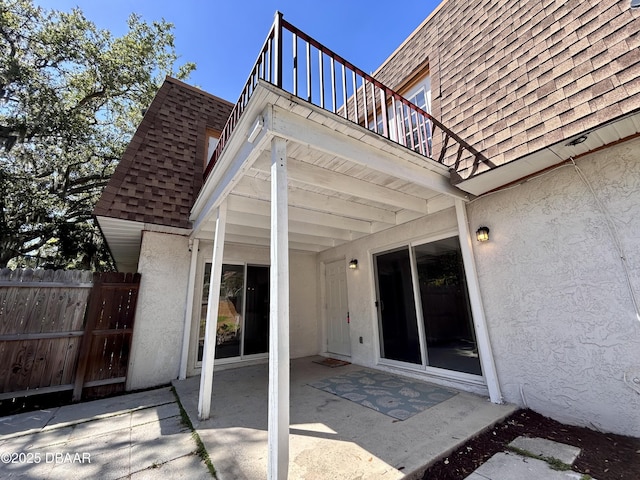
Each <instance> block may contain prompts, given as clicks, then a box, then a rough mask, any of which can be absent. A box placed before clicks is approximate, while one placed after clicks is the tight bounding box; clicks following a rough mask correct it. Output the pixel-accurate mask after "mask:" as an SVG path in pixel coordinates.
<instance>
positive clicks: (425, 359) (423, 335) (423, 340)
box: [407, 245, 429, 367]
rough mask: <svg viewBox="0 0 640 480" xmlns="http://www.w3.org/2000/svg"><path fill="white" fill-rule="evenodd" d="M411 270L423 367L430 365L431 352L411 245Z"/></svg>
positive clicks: (414, 253)
mask: <svg viewBox="0 0 640 480" xmlns="http://www.w3.org/2000/svg"><path fill="white" fill-rule="evenodd" d="M407 248H408V249H409V270H411V288H412V290H413V304H414V308H415V310H416V322H417V323H418V325H417V327H418V343H419V344H420V363H421V365H422V366H423V367H427V366H428V365H429V350H428V349H427V332H425V328H424V316H423V312H422V299H421V295H420V280H419V278H418V265H417V262H416V252H415V251H414V250H413V247H412V246H411V245H409V246H408V247H407Z"/></svg>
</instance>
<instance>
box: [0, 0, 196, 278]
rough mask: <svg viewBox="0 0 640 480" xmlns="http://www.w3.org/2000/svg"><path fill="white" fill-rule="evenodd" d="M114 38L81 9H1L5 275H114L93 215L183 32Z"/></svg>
mask: <svg viewBox="0 0 640 480" xmlns="http://www.w3.org/2000/svg"><path fill="white" fill-rule="evenodd" d="M128 27H129V29H128V32H127V33H126V34H125V35H123V36H122V37H119V38H114V37H113V36H112V35H111V34H110V33H109V32H108V31H106V30H100V29H98V28H97V27H96V25H95V24H94V23H92V22H91V21H89V20H87V19H86V18H85V17H84V15H83V14H82V12H81V11H80V10H79V9H74V10H72V11H71V12H60V11H55V10H51V11H47V10H44V9H42V8H39V7H36V6H34V5H33V3H32V1H31V0H2V1H1V2H0V192H1V196H0V267H4V266H6V265H7V264H8V263H9V262H11V265H13V266H17V267H26V266H31V267H34V266H49V267H57V268H91V269H96V270H102V269H108V268H111V267H112V265H111V262H110V259H109V256H108V254H107V252H106V248H105V246H104V245H103V244H102V238H101V235H100V234H99V232H98V231H97V227H96V226H95V225H94V223H93V219H92V217H91V212H92V210H93V207H94V205H95V202H96V201H97V199H98V198H99V196H100V193H101V191H102V189H103V187H104V186H105V185H106V183H107V181H108V179H109V176H110V175H111V173H113V170H114V168H115V166H116V164H117V162H118V159H119V158H120V156H121V155H122V153H123V152H124V149H125V148H126V145H127V143H128V141H129V139H130V138H131V135H132V134H133V133H134V132H135V128H136V126H137V125H138V124H139V122H140V120H141V117H142V109H144V108H146V107H147V106H148V105H149V103H150V102H151V100H152V99H153V96H154V95H155V92H156V91H157V89H158V88H159V86H160V84H161V83H162V81H163V79H164V77H165V76H166V75H171V76H174V77H177V78H181V79H184V78H186V77H187V76H188V75H189V73H190V72H191V71H192V70H193V69H194V68H195V66H194V65H193V64H191V63H187V64H185V65H183V66H182V67H180V68H179V69H178V70H177V71H174V70H173V65H174V63H175V62H176V60H177V56H176V53H175V48H174V37H173V33H172V29H173V25H172V24H171V23H168V22H166V21H164V20H162V21H159V22H153V23H151V24H148V23H145V22H143V21H142V20H141V19H140V17H138V16H136V15H134V14H132V15H131V16H130V17H129V20H128Z"/></svg>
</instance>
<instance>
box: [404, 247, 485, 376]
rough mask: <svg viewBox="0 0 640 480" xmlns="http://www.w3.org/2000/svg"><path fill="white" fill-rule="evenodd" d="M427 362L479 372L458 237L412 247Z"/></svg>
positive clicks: (464, 370) (472, 372) (476, 347)
mask: <svg viewBox="0 0 640 480" xmlns="http://www.w3.org/2000/svg"><path fill="white" fill-rule="evenodd" d="M414 253H415V257H416V267H417V273H418V282H419V287H420V301H421V303H422V314H423V322H424V329H425V334H426V340H427V353H428V355H427V358H428V359H429V365H430V366H433V367H439V368H446V369H447V370H455V371H459V372H465V373H471V374H475V375H481V374H482V372H481V369H480V359H479V357H478V346H477V344H476V338H475V331H474V328H473V321H472V317H471V309H470V306H469V298H468V293H467V285H466V281H465V274H464V266H463V263H462V254H461V251H460V242H459V241H458V237H451V238H446V239H443V240H439V241H436V242H432V243H427V244H424V245H418V246H416V247H414Z"/></svg>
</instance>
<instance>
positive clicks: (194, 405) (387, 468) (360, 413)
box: [174, 357, 514, 480]
mask: <svg viewBox="0 0 640 480" xmlns="http://www.w3.org/2000/svg"><path fill="white" fill-rule="evenodd" d="M316 358H320V357H307V358H300V359H296V360H292V362H291V428H290V437H289V438H290V453H289V478H292V479H294V478H295V479H298V478H300V479H302V478H305V479H318V480H320V479H353V478H361V479H374V478H375V479H379V478H385V479H386V478H388V479H399V478H403V477H404V476H405V475H408V476H409V477H411V476H412V475H411V474H412V473H414V474H416V475H419V473H420V472H421V471H422V470H423V469H424V468H425V467H426V466H427V465H428V464H429V463H431V462H432V461H433V460H435V459H436V458H438V457H440V456H442V455H444V454H446V452H448V451H450V450H452V449H454V448H455V447H456V446H457V445H459V444H461V443H464V442H465V441H466V440H467V439H468V438H470V437H472V436H474V435H476V434H477V433H479V432H480V431H481V430H484V429H485V428H487V427H489V426H490V425H493V424H494V423H496V422H498V421H499V420H501V419H502V418H504V417H506V416H507V415H509V414H510V413H511V412H512V411H513V410H514V407H513V406H511V405H495V404H492V403H490V402H489V401H488V399H486V398H483V397H480V396H476V395H472V394H469V393H464V392H459V393H458V394H457V395H455V396H453V397H452V398H450V399H448V400H445V401H444V402H441V403H439V404H437V405H435V406H433V407H431V408H429V409H427V410H425V411H423V412H421V413H418V414H416V415H414V416H412V417H410V418H408V419H406V420H404V421H398V420H396V419H394V418H392V417H389V416H386V415H384V414H382V413H379V412H376V411H374V410H372V409H370V408H366V407H364V406H361V405H359V404H357V403H354V402H351V401H349V400H346V399H343V398H340V397H337V396H335V395H332V394H330V393H327V392H324V391H321V390H318V389H316V388H313V387H311V386H309V385H308V384H309V383H310V382H315V381H319V380H322V379H325V378H329V377H333V376H337V375H343V374H345V373H348V372H352V371H356V370H362V369H364V367H360V366H358V365H347V366H343V367H338V368H328V367H326V366H322V365H318V364H316V363H313V362H312V361H313V360H314V359H316ZM268 376H269V375H268V365H267V364H262V365H253V366H245V367H239V368H234V369H229V370H224V371H218V372H216V373H215V377H214V382H213V398H212V412H211V418H210V419H209V420H206V421H202V422H201V421H199V420H198V414H197V410H198V389H199V382H200V377H199V376H198V377H191V378H188V379H186V380H183V381H175V382H174V385H175V387H176V391H177V393H178V396H179V397H180V401H181V402H182V404H183V406H184V408H185V410H186V411H187V413H188V415H189V418H190V419H191V421H192V423H193V425H194V427H195V429H196V430H197V432H198V434H199V435H200V437H201V439H202V441H203V442H204V444H205V446H206V449H207V451H208V452H209V455H210V457H211V461H212V462H213V465H214V467H215V468H216V471H217V472H218V478H219V479H220V480H228V479H243V478H247V479H264V478H266V471H267V403H268V402H267V382H268Z"/></svg>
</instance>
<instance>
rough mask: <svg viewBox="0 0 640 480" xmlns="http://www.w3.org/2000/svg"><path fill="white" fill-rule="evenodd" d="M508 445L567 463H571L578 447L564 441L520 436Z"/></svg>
mask: <svg viewBox="0 0 640 480" xmlns="http://www.w3.org/2000/svg"><path fill="white" fill-rule="evenodd" d="M509 447H513V448H517V449H519V450H524V451H525V452H527V453H530V454H531V455H536V456H539V457H545V458H555V459H557V460H560V461H561V462H562V463H565V464H567V465H573V462H575V461H576V458H578V455H579V454H580V449H579V448H578V447H573V446H571V445H566V444H564V443H559V442H553V441H551V440H545V439H543V438H530V437H523V436H520V437H518V438H516V439H515V440H514V441H513V442H511V443H510V444H509Z"/></svg>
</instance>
